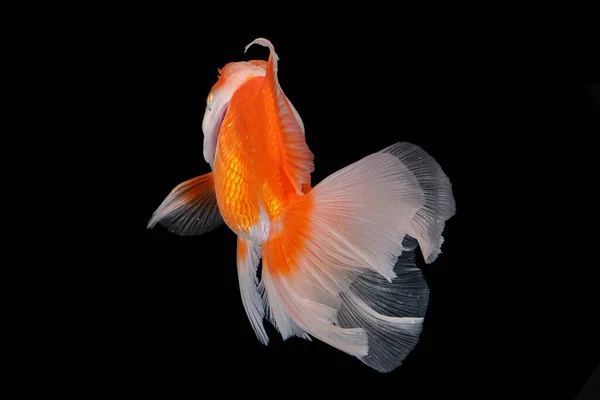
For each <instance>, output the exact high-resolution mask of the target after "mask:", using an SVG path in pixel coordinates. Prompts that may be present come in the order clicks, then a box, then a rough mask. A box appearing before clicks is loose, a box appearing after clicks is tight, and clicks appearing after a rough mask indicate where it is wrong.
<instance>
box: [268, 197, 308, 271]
mask: <svg viewBox="0 0 600 400" xmlns="http://www.w3.org/2000/svg"><path fill="white" fill-rule="evenodd" d="M313 209H314V200H313V199H312V196H303V197H301V198H300V199H299V200H298V201H297V202H294V203H292V204H290V206H289V207H288V208H287V209H286V211H285V212H284V213H283V214H282V216H281V218H280V219H279V220H278V221H277V223H276V224H274V225H273V227H272V229H271V234H270V236H269V239H268V240H267V241H266V242H265V243H264V245H263V254H264V258H263V262H264V263H265V268H268V270H269V272H270V273H271V275H272V276H274V277H275V276H277V275H286V276H287V275H289V274H291V273H293V272H294V271H296V269H297V268H298V265H299V262H300V260H301V257H302V256H303V254H306V250H305V247H306V243H307V240H308V238H309V237H310V235H311V232H312V231H311V218H310V216H311V213H312V211H313Z"/></svg>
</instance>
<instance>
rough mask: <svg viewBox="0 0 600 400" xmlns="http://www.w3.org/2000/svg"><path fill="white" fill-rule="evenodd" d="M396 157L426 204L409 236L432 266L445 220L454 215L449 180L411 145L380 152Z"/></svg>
mask: <svg viewBox="0 0 600 400" xmlns="http://www.w3.org/2000/svg"><path fill="white" fill-rule="evenodd" d="M381 153H389V154H393V155H394V156H396V157H398V159H399V160H400V161H402V163H403V164H404V165H405V166H406V167H407V168H408V170H410V171H411V172H412V173H413V174H414V177H415V179H416V180H417V181H418V183H419V187H420V188H421V190H422V192H423V198H424V199H425V203H424V204H423V206H422V207H421V208H420V209H419V210H418V211H417V214H416V215H415V217H414V218H413V221H412V223H411V226H410V230H409V234H410V235H411V236H413V237H414V238H416V239H417V240H418V242H419V246H420V247H421V252H422V253H423V257H424V258H425V262H427V263H432V262H433V261H435V259H436V258H437V256H438V255H439V254H440V252H441V247H442V243H443V242H444V238H443V236H442V231H443V230H444V227H445V224H446V221H447V220H448V219H449V218H450V217H452V216H453V215H454V213H455V212H456V204H455V201H454V196H453V195H452V185H451V183H450V180H449V179H448V177H447V176H446V174H445V173H444V171H442V168H441V167H440V166H439V164H438V163H437V162H436V161H435V160H434V159H433V158H432V157H431V156H430V155H429V154H427V153H426V152H425V151H424V150H423V149H421V148H420V147H418V146H416V145H414V144H411V143H406V142H404V143H396V144H393V145H392V146H389V147H387V148H385V149H383V150H382V151H381Z"/></svg>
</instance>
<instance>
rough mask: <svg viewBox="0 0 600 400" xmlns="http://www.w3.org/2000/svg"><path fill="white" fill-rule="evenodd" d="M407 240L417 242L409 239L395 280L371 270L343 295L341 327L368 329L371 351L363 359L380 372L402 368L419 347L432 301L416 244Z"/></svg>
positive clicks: (397, 264)
mask: <svg viewBox="0 0 600 400" xmlns="http://www.w3.org/2000/svg"><path fill="white" fill-rule="evenodd" d="M406 241H412V242H415V241H414V239H412V238H409V237H408V236H407V238H406V239H405V246H404V247H405V251H404V252H403V253H402V255H401V256H400V258H399V259H398V262H397V263H396V265H395V266H394V272H395V273H396V277H395V278H394V279H393V280H392V282H388V281H387V280H386V279H384V278H383V277H382V276H381V275H379V274H377V273H375V272H373V271H368V272H366V273H364V274H362V275H361V276H359V277H358V279H357V280H356V281H354V282H353V283H352V285H350V288H349V289H348V290H347V291H345V292H344V293H342V295H341V297H342V305H341V307H340V309H339V311H338V315H337V317H338V321H339V323H340V326H341V327H344V328H363V329H364V330H365V331H366V332H367V336H368V344H369V352H368V354H367V355H366V356H364V357H361V358H360V360H361V361H362V362H364V363H365V364H367V365H368V366H370V367H371V368H374V369H376V370H377V371H379V372H390V371H392V370H394V369H395V368H397V367H399V366H400V365H401V364H402V362H403V361H404V359H405V358H406V357H407V356H408V354H409V353H410V352H411V350H412V349H413V348H414V347H415V346H416V344H417V343H418V341H419V334H420V332H421V329H422V324H423V317H424V316H425V312H426V310H427V305H428V302H429V290H428V288H427V283H426V282H425V279H424V278H423V275H422V274H421V271H420V270H419V269H418V268H417V267H416V264H415V254H414V248H415V246H414V245H413V246H410V245H407V244H406ZM408 248H413V250H410V251H409V250H406V249H408Z"/></svg>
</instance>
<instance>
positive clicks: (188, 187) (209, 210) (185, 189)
mask: <svg viewBox="0 0 600 400" xmlns="http://www.w3.org/2000/svg"><path fill="white" fill-rule="evenodd" d="M157 223H159V224H161V225H162V226H164V227H165V228H167V229H169V230H170V231H171V232H173V233H176V234H178V235H181V236H188V235H200V234H203V233H205V232H209V231H211V230H213V229H215V228H216V227H218V226H220V225H221V224H222V223H223V218H222V217H221V213H220V211H219V206H218V205H217V197H216V195H215V185H214V180H213V173H212V172H209V173H208V174H205V175H201V176H197V177H195V178H192V179H190V180H188V181H185V182H183V183H180V184H179V185H177V186H176V187H175V188H174V189H173V190H172V191H171V193H169V195H168V196H167V197H166V198H165V199H164V200H163V202H162V203H161V204H160V206H159V207H158V208H157V209H156V211H155V212H154V213H153V214H152V218H150V221H148V228H153V227H154V226H155V225H156V224H157Z"/></svg>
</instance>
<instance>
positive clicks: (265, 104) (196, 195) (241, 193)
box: [148, 38, 456, 373]
mask: <svg viewBox="0 0 600 400" xmlns="http://www.w3.org/2000/svg"><path fill="white" fill-rule="evenodd" d="M253 45H260V46H263V47H266V48H267V49H268V50H269V56H268V60H267V61H264V60H251V61H239V62H230V63H228V64H226V65H225V66H224V67H223V68H221V69H219V70H218V72H219V76H218V79H217V82H216V83H215V84H214V85H213V87H212V88H211V90H210V92H209V94H208V96H207V98H206V108H205V111H204V118H203V120H202V132H203V135H204V139H203V140H204V141H203V156H204V160H205V161H206V162H207V163H208V164H209V165H210V169H211V172H209V173H207V174H204V175H201V176H198V177H195V178H192V179H190V180H188V181H185V182H182V183H180V184H179V185H177V186H176V187H175V188H174V189H173V190H172V191H171V192H170V193H169V194H168V196H167V197H166V198H165V199H164V200H163V202H162V203H161V204H160V205H159V207H158V208H157V209H156V211H155V212H154V213H153V214H152V216H151V218H150V220H149V222H148V228H152V227H154V226H155V225H156V224H160V225H162V226H164V227H166V228H167V229H169V230H170V231H171V232H173V233H174V234H177V235H182V236H186V235H201V234H204V233H206V232H209V231H211V230H213V229H215V228H217V227H219V226H221V225H222V224H223V223H225V224H226V225H227V227H228V228H229V229H230V230H231V231H233V232H234V233H235V234H236V235H237V254H236V264H237V273H238V281H239V290H240V297H241V301H242V304H243V306H244V309H245V312H246V314H247V316H248V319H249V322H250V325H251V326H252V328H253V330H254V332H255V334H256V337H257V339H258V341H259V342H260V343H262V344H264V345H267V344H268V342H269V337H268V335H267V333H266V330H265V324H264V323H265V321H268V322H269V323H271V324H272V325H273V326H274V327H275V328H276V330H277V332H278V333H279V334H280V335H281V336H282V338H283V340H286V339H288V338H290V337H300V338H304V339H307V340H312V339H313V338H316V339H318V340H320V341H322V342H325V343H327V344H328V345H330V346H333V347H334V348H336V349H338V350H340V351H342V352H345V353H347V354H349V355H351V356H353V357H356V358H358V359H359V360H360V361H362V362H363V363H364V364H366V365H367V366H369V367H370V368H373V369H375V370H377V371H379V372H383V373H386V372H391V371H393V370H394V369H396V368H397V367H399V366H400V365H401V364H402V362H403V361H404V360H405V358H406V357H407V356H408V354H409V353H411V351H412V350H413V349H414V347H415V346H416V344H417V343H418V342H419V338H420V335H421V332H422V329H423V321H424V318H425V314H426V310H427V306H428V302H429V288H428V285H427V283H426V281H425V279H424V278H423V275H422V273H421V269H420V268H418V267H417V265H416V254H417V253H416V251H417V248H419V249H420V251H421V253H422V255H423V258H424V260H425V262H426V263H428V264H429V263H432V262H433V261H435V260H436V258H437V257H438V255H439V254H440V253H441V246H442V243H443V241H444V238H443V236H442V232H443V230H444V229H445V224H446V221H447V220H448V219H449V218H451V217H452V216H453V215H454V214H455V211H456V205H455V201H454V197H453V193H452V185H451V182H450V180H449V178H448V177H447V175H446V174H445V173H444V172H443V170H442V168H441V167H440V165H439V164H438V163H437V161H436V160H435V159H434V158H433V157H431V156H430V155H429V154H428V153H426V152H425V151H424V150H423V149H421V148H420V147H418V146H417V145H414V144H411V143H408V142H397V143H394V144H391V145H390V146H388V147H386V148H384V149H382V150H380V151H378V152H376V153H373V154H369V155H366V156H365V157H364V158H362V159H360V160H358V161H356V162H354V163H353V164H350V165H348V166H346V167H344V168H342V169H340V170H338V171H337V172H334V173H332V174H331V175H329V176H327V177H326V178H325V179H323V180H322V181H321V182H319V183H318V184H317V185H314V186H313V184H312V182H311V174H312V173H313V171H314V155H313V153H312V152H311V150H310V149H309V147H308V145H307V142H306V139H305V126H304V123H303V121H302V118H301V116H300V115H299V113H298V111H297V110H296V108H295V107H294V105H293V104H292V102H291V101H290V99H288V97H287V96H286V95H285V93H284V91H283V90H282V88H281V86H280V84H279V80H278V64H279V57H278V55H277V53H276V52H275V48H274V46H273V44H272V43H271V41H269V40H267V39H265V38H258V39H256V40H254V41H252V42H251V43H250V44H248V45H247V46H246V48H245V51H244V52H246V51H247V50H248V48H249V47H250V46H253ZM261 262H262V267H261V270H260V277H259V274H258V272H259V265H261Z"/></svg>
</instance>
